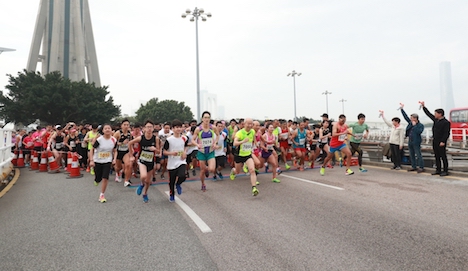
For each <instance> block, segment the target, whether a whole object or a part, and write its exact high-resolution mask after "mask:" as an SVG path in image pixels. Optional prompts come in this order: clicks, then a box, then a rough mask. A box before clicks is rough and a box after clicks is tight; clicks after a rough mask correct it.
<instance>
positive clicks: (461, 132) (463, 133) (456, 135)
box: [368, 128, 468, 148]
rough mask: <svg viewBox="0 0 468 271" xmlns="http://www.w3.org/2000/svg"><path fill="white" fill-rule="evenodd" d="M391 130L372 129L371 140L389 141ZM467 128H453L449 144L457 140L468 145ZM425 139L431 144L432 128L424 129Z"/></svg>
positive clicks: (425, 141) (424, 141)
mask: <svg viewBox="0 0 468 271" xmlns="http://www.w3.org/2000/svg"><path fill="white" fill-rule="evenodd" d="M390 133H391V130H389V129H387V130H370V132H369V137H368V139H369V140H377V141H387V140H388V139H389V137H390ZM467 135H468V132H467V129H463V128H452V129H450V137H449V140H448V144H454V143H456V142H459V143H461V146H462V147H463V148H465V147H466V146H467V145H466V143H467ZM421 136H422V139H423V143H425V144H429V142H430V140H431V138H432V130H431V129H430V128H429V129H427V128H426V129H424V132H423V134H422V135H421Z"/></svg>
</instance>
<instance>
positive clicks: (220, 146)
mask: <svg viewBox="0 0 468 271" xmlns="http://www.w3.org/2000/svg"><path fill="white" fill-rule="evenodd" d="M216 129H217V130H218V131H217V132H218V134H219V136H218V142H217V144H216V146H215V159H216V174H214V175H213V179H215V180H216V179H217V178H216V175H217V176H219V178H220V179H221V180H222V179H223V174H222V173H221V171H222V170H223V168H224V167H225V165H226V147H224V144H225V142H226V138H227V133H226V132H225V131H224V125H223V123H222V122H221V121H218V122H216Z"/></svg>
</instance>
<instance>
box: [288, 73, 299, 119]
mask: <svg viewBox="0 0 468 271" xmlns="http://www.w3.org/2000/svg"><path fill="white" fill-rule="evenodd" d="M301 74H302V73H300V72H296V71H295V70H293V71H292V72H290V73H288V75H287V76H292V78H293V86H294V120H295V121H297V114H296V75H297V76H301Z"/></svg>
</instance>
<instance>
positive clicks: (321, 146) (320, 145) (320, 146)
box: [319, 143, 328, 150]
mask: <svg viewBox="0 0 468 271" xmlns="http://www.w3.org/2000/svg"><path fill="white" fill-rule="evenodd" d="M327 144H328V143H320V144H319V148H320V149H322V150H323V148H324V147H325V145H327Z"/></svg>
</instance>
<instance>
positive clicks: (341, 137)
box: [338, 135, 347, 142]
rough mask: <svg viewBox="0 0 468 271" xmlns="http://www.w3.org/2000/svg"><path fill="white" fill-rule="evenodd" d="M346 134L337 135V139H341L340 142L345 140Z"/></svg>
mask: <svg viewBox="0 0 468 271" xmlns="http://www.w3.org/2000/svg"><path fill="white" fill-rule="evenodd" d="M346 136H347V135H340V136H338V141H342V142H343V141H345V140H346Z"/></svg>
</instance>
